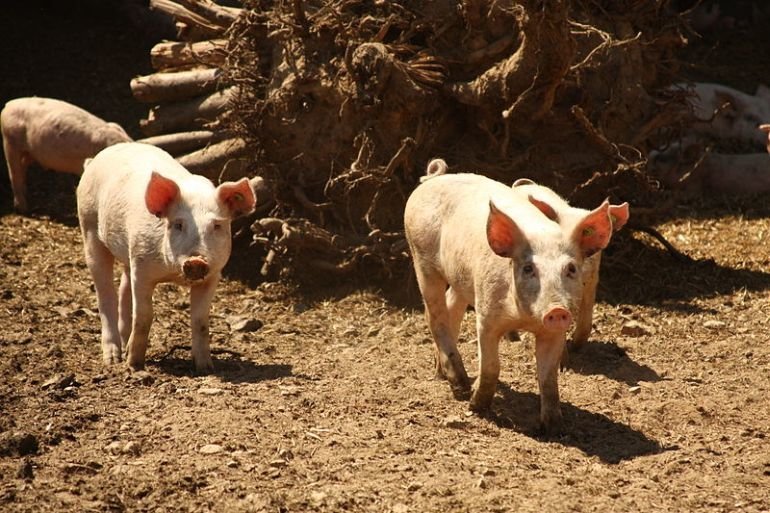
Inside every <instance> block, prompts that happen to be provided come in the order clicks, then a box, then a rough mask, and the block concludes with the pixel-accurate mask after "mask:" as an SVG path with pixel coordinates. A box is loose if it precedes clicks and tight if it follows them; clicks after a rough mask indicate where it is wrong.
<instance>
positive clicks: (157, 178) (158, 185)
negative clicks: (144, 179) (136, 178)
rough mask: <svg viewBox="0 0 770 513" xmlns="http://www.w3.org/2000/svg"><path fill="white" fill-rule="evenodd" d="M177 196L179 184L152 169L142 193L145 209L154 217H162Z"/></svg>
mask: <svg viewBox="0 0 770 513" xmlns="http://www.w3.org/2000/svg"><path fill="white" fill-rule="evenodd" d="M178 197H179V186H178V185H177V184H176V182H175V181H174V180H171V179H170V178H166V177H165V176H163V175H161V174H160V173H158V172H157V171H153V172H152V176H150V182H149V183H148V184H147V190H146V191H145V193H144V203H145V204H146V205H147V210H149V211H150V213H151V214H152V215H154V216H155V217H164V216H165V215H166V214H168V209H169V207H170V206H171V204H172V203H173V202H174V201H176V199H177V198H178Z"/></svg>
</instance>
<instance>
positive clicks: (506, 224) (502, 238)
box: [487, 200, 523, 258]
mask: <svg viewBox="0 0 770 513" xmlns="http://www.w3.org/2000/svg"><path fill="white" fill-rule="evenodd" d="M522 238H523V236H522V234H521V230H519V227H518V226H517V225H516V223H515V222H514V221H513V219H511V218H510V217H508V216H507V215H505V214H504V213H503V212H501V211H500V210H498V208H497V207H496V206H495V204H494V203H492V201H491V200H490V202H489V217H488V218H487V242H489V247H490V248H492V251H494V252H495V253H496V254H497V255H499V256H501V257H506V258H512V257H513V254H514V250H515V249H516V246H517V245H518V244H519V243H520V242H521V240H522Z"/></svg>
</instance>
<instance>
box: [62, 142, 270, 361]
mask: <svg viewBox="0 0 770 513" xmlns="http://www.w3.org/2000/svg"><path fill="white" fill-rule="evenodd" d="M77 203H78V217H79V219H80V228H81V231H82V233H83V243H84V249H85V257H86V263H87V264H88V268H89V270H90V271H91V275H92V276H93V279H94V285H95V288H96V295H97V301H98V305H99V317H100V319H101V324H102V355H103V358H104V362H105V363H107V364H109V363H115V362H118V361H120V360H121V357H122V354H123V349H125V351H126V358H127V363H128V366H129V367H130V368H131V369H134V370H137V369H141V368H143V367H144V363H145V352H146V350H147V343H148V337H149V332H150V325H151V324H152V320H153V311H152V294H153V290H154V288H155V285H156V284H158V283H160V282H168V281H172V282H176V283H179V284H182V285H186V286H189V287H190V313H191V324H192V359H193V362H194V364H195V369H196V370H197V371H198V372H207V371H211V370H212V369H213V364H212V360H211V352H210V349H209V309H210V306H211V300H212V298H213V296H214V292H215V290H216V287H217V283H218V282H219V279H220V274H221V271H222V268H223V267H224V266H225V263H226V262H227V260H228V258H229V257H230V250H231V245H232V241H231V235H230V222H231V220H232V219H234V218H236V217H238V216H241V215H245V214H248V213H250V212H252V211H253V210H254V207H255V205H256V198H255V196H254V192H253V189H252V186H251V184H250V182H249V180H248V179H246V178H243V179H241V180H240V181H238V182H225V183H222V184H221V185H219V186H218V187H214V185H213V184H212V183H211V181H210V180H208V179H207V178H204V177H202V176H197V175H193V174H191V173H189V172H188V171H187V170H186V169H185V168H184V167H182V166H181V165H180V164H179V163H178V162H177V161H175V160H174V159H173V158H172V157H171V155H169V154H168V153H166V152H165V151H163V150H161V149H159V148H156V147H154V146H150V145H146V144H141V143H124V144H118V145H115V146H112V147H110V148H107V149H105V150H103V151H101V152H100V153H99V154H98V155H96V157H94V158H93V159H92V160H90V161H88V162H87V163H86V166H85V171H84V172H83V176H82V177H81V179H80V184H79V185H78V189H77ZM115 260H117V261H118V262H120V263H121V264H122V265H123V273H122V276H121V279H120V292H119V295H118V294H116V292H115V286H114V283H113V264H114V262H115Z"/></svg>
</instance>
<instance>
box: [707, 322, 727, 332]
mask: <svg viewBox="0 0 770 513" xmlns="http://www.w3.org/2000/svg"><path fill="white" fill-rule="evenodd" d="M725 326H727V324H725V323H724V322H722V321H717V320H715V319H711V320H710V321H706V322H704V323H703V327H704V328H708V329H710V330H718V329H722V328H724V327H725Z"/></svg>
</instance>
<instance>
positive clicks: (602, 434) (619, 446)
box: [487, 383, 674, 464]
mask: <svg viewBox="0 0 770 513" xmlns="http://www.w3.org/2000/svg"><path fill="white" fill-rule="evenodd" d="M497 390H498V392H500V394H501V395H502V399H495V401H494V402H493V403H492V408H491V410H490V411H489V413H488V414H487V418H488V419H489V420H490V421H491V422H494V423H495V424H496V425H497V426H498V427H500V428H502V429H511V430H513V431H516V432H517V433H521V434H523V435H526V436H528V437H530V438H534V439H536V440H540V441H544V442H553V443H559V444H562V445H564V446H568V447H575V448H577V449H580V450H581V451H583V452H584V453H585V454H587V455H589V456H596V457H597V458H599V459H600V460H601V461H602V462H604V463H611V464H617V463H620V462H621V461H624V460H631V459H634V458H638V457H640V456H647V455H650V454H657V453H660V452H662V451H664V450H673V449H674V448H673V447H663V446H662V445H661V444H660V443H659V442H657V441H656V440H653V439H652V438H649V437H648V436H647V435H645V434H644V433H642V432H640V431H637V430H635V429H632V428H630V427H629V426H626V425H625V424H621V423H620V422H616V421H614V420H612V419H610V418H609V417H607V416H605V415H602V414H600V413H593V412H589V411H586V410H583V409H581V408H578V407H576V406H573V405H571V404H569V403H565V402H562V403H561V411H562V415H563V418H564V423H563V426H562V431H561V434H559V435H551V436H547V435H545V434H543V430H542V428H541V427H540V421H539V419H540V397H539V396H538V395H537V394H534V393H532V392H517V391H515V390H513V389H511V387H510V386H509V385H507V384H506V383H498V386H497Z"/></svg>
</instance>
